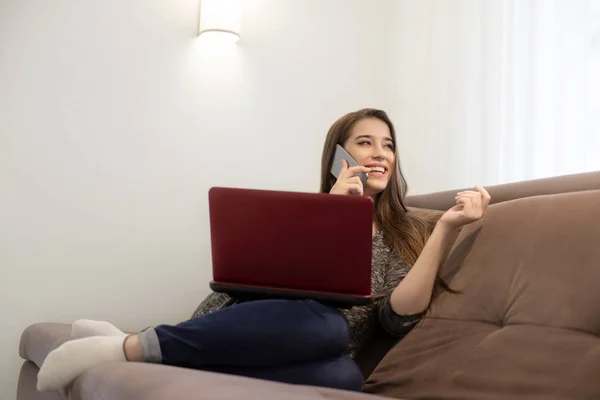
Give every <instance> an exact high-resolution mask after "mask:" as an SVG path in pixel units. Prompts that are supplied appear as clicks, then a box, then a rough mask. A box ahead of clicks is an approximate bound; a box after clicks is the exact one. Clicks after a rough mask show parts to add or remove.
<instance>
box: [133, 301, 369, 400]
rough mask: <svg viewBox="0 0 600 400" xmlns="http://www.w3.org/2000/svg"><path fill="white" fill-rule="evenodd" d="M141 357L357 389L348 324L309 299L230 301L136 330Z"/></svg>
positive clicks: (358, 376)
mask: <svg viewBox="0 0 600 400" xmlns="http://www.w3.org/2000/svg"><path fill="white" fill-rule="evenodd" d="M140 341H141V343H142V347H143V349H144V357H145V359H146V361H149V362H161V363H163V364H166V365H173V366H179V367H186V368H194V369H201V370H207V371H214V372H222V373H229V374H235V375H242V376H248V377H253V378H259V379H267V380H272V381H278V382H285V383H292V384H302V385H315V386H325V387H332V388H338V389H346V390H356V391H359V390H361V389H362V384H363V378H362V374H361V372H360V369H359V368H358V366H357V365H356V363H355V362H354V361H352V360H351V359H350V358H348V357H346V356H344V354H345V352H346V349H347V347H348V341H349V329H348V322H347V320H346V318H345V317H344V315H343V314H342V312H341V311H340V310H338V309H336V308H333V307H329V306H326V305H323V304H321V303H319V302H316V301H313V300H260V301H250V302H246V303H240V304H236V305H233V306H230V307H226V308H223V309H221V310H219V311H216V312H213V313H210V314H207V315H204V316H202V317H199V318H194V319H191V320H189V321H186V322H182V323H180V324H178V325H175V326H169V325H160V326H157V327H155V328H154V329H149V330H146V331H144V332H142V333H141V334H140Z"/></svg>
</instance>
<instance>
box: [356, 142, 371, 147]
mask: <svg viewBox="0 0 600 400" xmlns="http://www.w3.org/2000/svg"><path fill="white" fill-rule="evenodd" d="M358 144H359V145H360V146H365V145H369V144H371V143H369V142H358Z"/></svg>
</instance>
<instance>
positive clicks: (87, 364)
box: [37, 335, 127, 392]
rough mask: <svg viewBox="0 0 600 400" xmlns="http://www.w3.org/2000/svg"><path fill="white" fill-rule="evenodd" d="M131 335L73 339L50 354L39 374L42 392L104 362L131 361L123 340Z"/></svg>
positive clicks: (68, 381)
mask: <svg viewBox="0 0 600 400" xmlns="http://www.w3.org/2000/svg"><path fill="white" fill-rule="evenodd" d="M126 338H127V336H125V335H121V336H93V337H88V338H83V339H77V340H71V341H68V342H65V343H63V344H62V345H61V346H60V347H58V348H57V349H55V350H53V351H52V352H50V354H48V356H47V357H46V359H45V360H44V363H43V364H42V367H41V368H40V372H39V373H38V381H37V389H38V390H39V391H40V392H44V391H51V390H60V389H62V388H64V387H65V386H68V385H69V383H71V382H72V381H73V380H74V379H76V378H77V377H78V376H79V375H81V374H83V373H84V372H86V371H88V370H89V369H91V368H93V367H95V366H97V365H100V364H104V363H109V362H118V361H127V359H126V358H125V354H124V352H123V342H124V341H125V339H126Z"/></svg>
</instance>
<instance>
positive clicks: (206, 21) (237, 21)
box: [198, 0, 242, 42]
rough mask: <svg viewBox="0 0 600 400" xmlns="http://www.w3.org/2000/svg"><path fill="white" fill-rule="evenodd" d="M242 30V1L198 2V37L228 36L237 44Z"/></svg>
mask: <svg viewBox="0 0 600 400" xmlns="http://www.w3.org/2000/svg"><path fill="white" fill-rule="evenodd" d="M241 28H242V0H200V20H199V25H198V34H199V35H206V36H208V35H210V36H217V35H218V36H228V37H230V38H231V41H233V42H237V41H238V39H239V37H240V33H241Z"/></svg>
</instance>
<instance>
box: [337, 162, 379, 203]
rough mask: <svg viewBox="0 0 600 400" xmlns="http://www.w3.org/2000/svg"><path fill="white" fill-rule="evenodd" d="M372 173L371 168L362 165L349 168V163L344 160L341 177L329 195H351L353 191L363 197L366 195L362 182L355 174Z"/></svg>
mask: <svg viewBox="0 0 600 400" xmlns="http://www.w3.org/2000/svg"><path fill="white" fill-rule="evenodd" d="M370 171H371V170H370V169H369V168H367V167H363V166H362V165H359V166H357V167H350V168H348V162H347V161H346V160H342V170H341V171H340V176H339V177H338V179H337V181H336V182H335V185H333V187H332V188H331V190H330V191H329V193H331V194H350V192H351V191H354V193H358V194H359V195H361V196H362V195H363V194H364V188H363V185H362V182H361V181H360V178H359V177H358V176H354V174H356V173H357V172H364V173H367V174H368V173H369V172H370Z"/></svg>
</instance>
